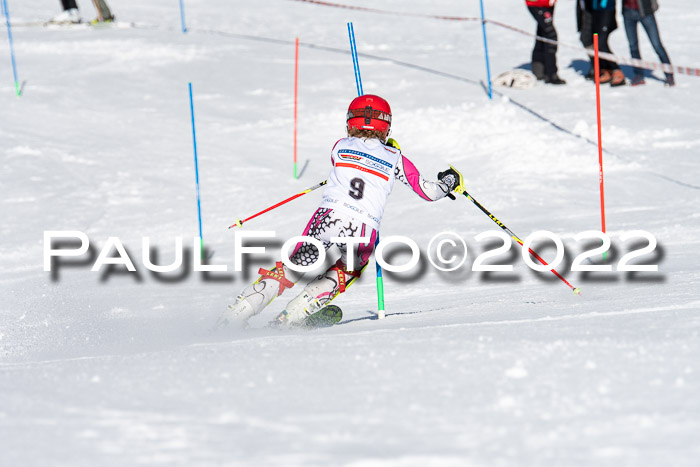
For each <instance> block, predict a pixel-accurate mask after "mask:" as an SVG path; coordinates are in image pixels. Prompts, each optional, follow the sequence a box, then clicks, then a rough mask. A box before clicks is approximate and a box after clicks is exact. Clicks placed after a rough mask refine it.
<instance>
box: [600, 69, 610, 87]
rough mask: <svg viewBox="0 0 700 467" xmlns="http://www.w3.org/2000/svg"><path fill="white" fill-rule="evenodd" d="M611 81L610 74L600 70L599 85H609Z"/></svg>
mask: <svg viewBox="0 0 700 467" xmlns="http://www.w3.org/2000/svg"><path fill="white" fill-rule="evenodd" d="M611 80H612V74H611V73H610V71H608V70H600V84H605V83H609V82H610V81H611Z"/></svg>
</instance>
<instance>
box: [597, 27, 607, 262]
mask: <svg viewBox="0 0 700 467" xmlns="http://www.w3.org/2000/svg"><path fill="white" fill-rule="evenodd" d="M593 49H594V50H595V56H594V64H595V68H594V71H595V99H596V113H597V118H598V170H599V172H598V180H599V183H600V221H601V231H602V232H603V233H605V189H604V188H603V136H602V129H601V118H600V60H599V58H598V34H593ZM607 256H608V255H607V252H605V253H603V260H604V261H605V260H606V259H607Z"/></svg>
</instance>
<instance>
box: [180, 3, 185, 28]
mask: <svg viewBox="0 0 700 467" xmlns="http://www.w3.org/2000/svg"><path fill="white" fill-rule="evenodd" d="M180 23H181V24H182V33H183V34H185V33H186V32H187V26H186V25H185V5H184V4H183V3H182V0H180Z"/></svg>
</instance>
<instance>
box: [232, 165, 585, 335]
mask: <svg viewBox="0 0 700 467" xmlns="http://www.w3.org/2000/svg"><path fill="white" fill-rule="evenodd" d="M450 168H451V169H452V170H454V171H455V172H456V173H457V174H459V183H458V185H457V186H456V187H455V189H454V191H455V193H458V194H461V195H464V196H466V198H467V199H468V200H469V201H471V202H472V203H474V205H475V206H476V207H478V208H479V209H480V210H481V212H483V213H484V214H486V215H487V216H489V219H491V220H492V221H494V222H495V223H496V225H498V226H499V227H500V228H501V229H503V230H504V231H505V232H506V233H507V234H508V235H510V236H511V237H512V238H513V240H515V241H516V242H518V243H519V244H520V246H523V241H522V240H521V239H520V238H519V237H518V236H517V235H515V234H514V233H513V231H512V230H510V229H509V228H508V227H506V226H505V224H503V222H501V221H500V220H498V219H497V218H496V216H494V215H493V214H491V213H490V212H489V211H488V210H487V209H486V208H485V207H484V206H482V205H481V203H479V202H478V201H477V200H475V199H474V198H473V197H472V196H471V195H470V194H469V193H468V192H467V190H466V189H465V188H464V178H463V177H462V174H461V172H459V171H458V170H457V169H455V168H454V167H453V166H452V165H450ZM326 182H327V181H326V180H324V181H322V182H321V183H317V184H316V185H314V186H312V187H311V188H307V189H306V190H304V191H302V192H300V193H297V194H296V195H293V196H290V197H289V198H287V199H285V200H282V201H280V202H279V203H277V204H275V205H273V206H270V207H269V208H266V209H263V210H262V211H260V212H258V213H256V214H253V215H252V216H250V217H248V218H246V219H243V220H241V219H239V220H237V221H236V223H235V224H233V225H231V226H229V229H231V228H233V227H243V223H244V222H248V221H249V220H251V219H254V218H256V217H258V216H260V215H262V214H265V213H266V212H269V211H272V210H273V209H275V208H278V207H280V206H282V205H283V204H286V203H288V202H290V201H292V200H295V199H297V198H299V197H300V196H303V195H305V194H307V193H310V192H312V191H314V190H316V189H317V188H321V187H322V186H323V185H325V184H326ZM447 196H449V197H450V198H452V199H453V200H454V199H456V197H455V196H454V195H453V194H452V193H450V194H448V195H447ZM528 251H529V252H530V254H531V255H532V256H534V257H535V258H537V260H538V261H539V262H540V263H542V264H543V265H545V266H547V265H548V264H547V262H546V261H545V260H543V259H542V257H541V256H540V255H538V254H537V253H535V251H533V250H532V248H528ZM550 271H551V272H552V274H554V275H555V276H557V277H558V278H559V279H561V280H562V281H563V282H564V283H565V284H566V285H567V286H568V287H569V288H570V289H571V290H573V292H574V294H576V295H581V289H580V288H579V287H574V286H573V285H571V284H570V283H569V281H567V280H566V279H564V277H562V275H561V274H559V273H558V272H557V271H556V270H555V269H554V268H552V269H550ZM342 318H343V312H342V311H341V309H340V308H339V307H337V306H335V305H327V306H325V307H324V308H322V309H320V310H319V311H317V312H316V313H313V314H312V315H310V316H308V317H307V318H306V319H305V320H304V321H303V322H302V323H301V325H300V327H302V328H308V329H313V328H319V327H328V326H333V325H334V324H337V323H339V322H340V321H341V320H342Z"/></svg>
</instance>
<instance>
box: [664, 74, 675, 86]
mask: <svg viewBox="0 0 700 467" xmlns="http://www.w3.org/2000/svg"><path fill="white" fill-rule="evenodd" d="M675 85H676V80H675V79H673V74H671V73H666V79H665V80H664V86H666V87H667V88H672V87H673V86H675Z"/></svg>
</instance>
